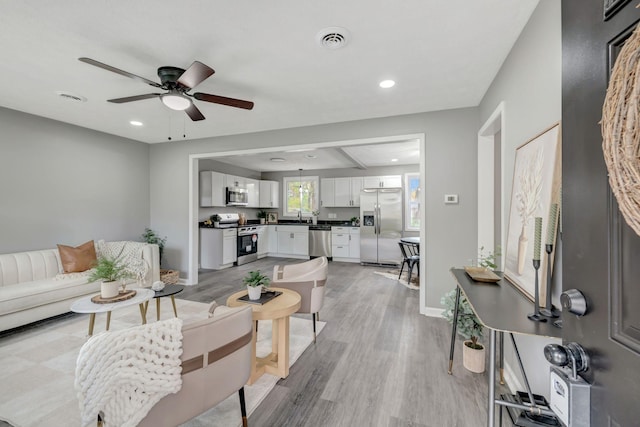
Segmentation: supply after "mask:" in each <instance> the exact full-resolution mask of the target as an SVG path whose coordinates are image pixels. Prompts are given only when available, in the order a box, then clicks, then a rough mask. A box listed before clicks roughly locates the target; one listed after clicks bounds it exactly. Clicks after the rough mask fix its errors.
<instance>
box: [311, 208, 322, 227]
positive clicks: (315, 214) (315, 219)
mask: <svg viewBox="0 0 640 427" xmlns="http://www.w3.org/2000/svg"><path fill="white" fill-rule="evenodd" d="M311 215H312V216H311V221H312V223H313V225H316V224H317V223H318V216H319V215H320V210H315V211H311Z"/></svg>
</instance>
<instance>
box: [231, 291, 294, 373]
mask: <svg viewBox="0 0 640 427" xmlns="http://www.w3.org/2000/svg"><path fill="white" fill-rule="evenodd" d="M269 290H272V291H278V292H282V295H278V296H277V297H275V298H274V299H272V300H271V301H268V302H266V303H264V304H262V305H260V304H249V303H246V302H244V301H238V298H240V297H243V296H245V295H246V294H247V291H246V290H244V291H240V292H236V293H235V294H233V295H231V296H230V297H229V298H228V299H227V305H228V306H229V307H240V306H243V305H250V306H251V308H252V310H253V322H254V327H253V339H252V343H251V359H252V361H253V363H252V365H251V377H249V381H248V382H247V384H249V385H251V384H253V383H255V382H256V381H257V380H258V378H260V377H261V376H262V375H263V374H264V373H265V372H266V373H269V374H272V375H276V376H278V377H280V378H286V377H287V376H289V316H290V315H291V314H293V313H295V312H296V311H298V309H299V308H300V295H299V294H298V293H297V292H294V291H292V290H289V289H282V288H269ZM258 320H271V321H272V322H273V326H272V329H271V353H270V354H269V355H268V356H267V357H257V356H256V341H257V339H258V338H257V333H256V328H257V324H258Z"/></svg>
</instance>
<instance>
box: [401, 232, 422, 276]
mask: <svg viewBox="0 0 640 427" xmlns="http://www.w3.org/2000/svg"><path fill="white" fill-rule="evenodd" d="M398 245H399V246H400V252H402V266H401V267H400V274H399V275H398V280H400V277H402V272H403V270H404V266H405V265H406V266H407V268H408V269H409V274H408V277H407V284H411V275H412V273H413V267H414V266H415V265H417V266H418V277H420V246H419V245H418V244H417V243H409V242H403V241H400V242H398Z"/></svg>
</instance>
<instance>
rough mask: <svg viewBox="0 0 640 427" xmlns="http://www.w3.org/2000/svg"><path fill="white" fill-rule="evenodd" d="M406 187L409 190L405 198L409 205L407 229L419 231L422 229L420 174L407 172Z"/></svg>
mask: <svg viewBox="0 0 640 427" xmlns="http://www.w3.org/2000/svg"><path fill="white" fill-rule="evenodd" d="M404 179H405V185H404V188H405V189H406V190H405V191H406V192H407V194H406V198H405V200H406V201H407V206H406V208H405V212H406V219H405V226H404V228H405V230H407V231H419V230H420V189H421V187H420V174H419V173H408V174H405V177H404Z"/></svg>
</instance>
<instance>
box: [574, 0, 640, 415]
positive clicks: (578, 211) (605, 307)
mask: <svg viewBox="0 0 640 427" xmlns="http://www.w3.org/2000/svg"><path fill="white" fill-rule="evenodd" d="M637 3H638V1H632V2H630V1H629V0H563V2H562V57H563V71H562V75H563V76H562V129H563V130H562V144H563V155H562V168H563V219H562V221H563V225H562V227H563V234H562V239H563V253H562V255H563V261H564V262H563V277H562V279H563V288H564V290H566V289H571V288H575V289H579V290H581V291H582V292H583V293H584V294H585V295H586V297H587V300H588V303H589V306H590V311H589V312H588V314H587V315H585V316H584V317H580V318H578V317H576V316H574V315H571V314H566V313H565V314H564V329H563V336H564V337H563V338H564V341H565V343H566V342H577V343H579V344H581V345H582V346H583V347H584V348H585V349H586V350H587V352H588V353H589V355H590V358H591V367H590V369H589V370H588V371H587V372H586V373H585V375H584V377H585V379H586V380H588V381H589V382H590V383H591V384H593V387H592V392H591V425H592V426H636V425H639V424H640V400H639V399H640V237H638V236H637V235H636V234H635V233H634V232H633V231H632V230H631V228H630V227H629V226H627V225H626V223H625V221H624V219H623V218H622V216H621V215H620V213H619V210H618V207H617V205H616V203H615V198H614V197H613V196H612V194H611V191H610V188H609V185H608V180H607V171H606V167H605V163H604V159H603V154H602V137H601V133H600V126H599V124H598V122H599V121H600V119H601V116H602V104H603V101H604V97H605V92H606V87H607V83H608V76H609V70H610V66H611V62H612V61H613V60H614V57H615V55H616V53H617V52H618V51H619V48H620V47H621V45H622V44H623V43H624V40H625V38H626V37H627V35H629V34H630V30H632V29H633V28H634V27H635V25H637V23H638V20H640V10H639V9H636V8H635V7H636V5H637ZM605 10H607V11H608V12H606V13H607V17H606V20H605Z"/></svg>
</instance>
